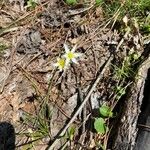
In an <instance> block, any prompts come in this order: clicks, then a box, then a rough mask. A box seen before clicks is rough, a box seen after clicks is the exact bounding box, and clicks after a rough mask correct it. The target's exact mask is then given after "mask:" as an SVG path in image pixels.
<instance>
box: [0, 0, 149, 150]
mask: <svg viewBox="0 0 150 150" xmlns="http://www.w3.org/2000/svg"><path fill="white" fill-rule="evenodd" d="M93 2H94V1H90V2H87V5H86V7H85V6H84V5H83V4H82V3H81V4H79V5H77V6H68V5H67V4H66V3H65V2H64V1H63V0H60V1H58V0H50V1H48V0H41V1H40V2H39V3H38V5H37V6H36V7H35V8H34V9H30V8H27V1H24V0H18V1H17V0H8V1H7V0H6V1H3V0H2V2H0V92H1V94H0V103H1V105H0V122H8V123H10V124H11V125H12V126H13V128H14V130H15V141H14V142H15V145H16V149H18V150H27V149H35V150H44V149H46V148H47V147H49V146H48V145H51V144H52V143H53V142H54V143H55V142H56V141H55V140H56V139H57V140H58V139H59V140H58V141H57V143H56V145H55V146H54V149H63V148H64V149H65V148H66V149H97V147H98V145H99V143H98V142H97V141H101V143H103V144H105V145H107V146H108V147H109V148H111V146H112V141H114V139H113V140H111V138H112V136H113V134H115V133H116V132H117V131H116V132H115V133H112V134H111V130H110V132H108V133H106V134H104V135H101V134H98V133H96V131H95V130H94V129H93V120H94V118H96V117H97V116H98V114H97V109H99V107H100V106H101V105H102V104H104V103H105V104H107V105H109V106H111V108H113V111H115V112H116V115H117V114H119V112H120V110H121V109H122V105H124V106H125V105H126V104H124V102H123V103H122V101H121V102H118V101H116V97H117V96H122V95H117V94H116V91H115V90H114V89H115V87H116V86H120V85H121V86H123V87H124V88H125V89H126V88H127V87H128V85H129V87H131V88H132V86H130V85H132V84H133V78H132V79H131V77H127V78H125V79H122V78H119V75H118V76H117V74H116V73H114V71H116V67H119V66H120V64H121V63H122V62H123V61H124V59H125V58H126V57H128V56H129V55H130V54H131V55H132V54H135V52H136V54H138V57H139V58H140V57H142V55H143V52H144V47H145V46H144V44H143V41H142V35H141V34H140V32H139V31H138V28H135V27H134V31H133V32H130V33H128V31H126V32H124V34H122V33H121V32H120V31H119V30H117V25H116V24H115V23H116V22H115V21H116V20H115V19H114V18H115V16H113V17H112V18H110V19H106V17H104V12H103V10H102V8H101V7H94V6H93ZM114 24H115V26H114ZM121 24H122V25H124V22H123V21H122V22H121ZM124 26H125V25H124ZM64 43H66V44H67V45H68V46H69V48H70V49H71V48H73V47H74V46H75V45H77V48H76V52H78V53H81V54H82V56H81V57H80V59H79V60H78V64H75V63H71V64H70V66H69V67H68V68H67V69H66V70H64V71H59V69H58V68H56V67H55V66H54V64H55V63H56V62H57V58H58V57H60V56H62V55H63V54H64V53H65V49H64ZM1 49H2V50H1ZM133 49H134V50H133ZM110 58H111V60H110V63H109V65H108V66H105V63H106V62H107V61H108V60H109V59H110ZM135 64H138V63H137V62H135ZM140 65H141V63H140ZM140 65H138V66H137V68H139V66H140ZM114 66H115V67H114ZM103 68H105V71H104V73H102V69H103ZM137 68H136V69H137ZM146 71H147V70H146ZM146 71H145V72H146ZM116 72H117V71H116ZM100 74H102V77H101V80H100V81H99V82H98V83H97V85H96V86H95V87H94V88H93V89H92V93H91V94H90V96H89V99H88V101H87V102H86V104H85V105H84V106H83V108H82V111H81V112H80V113H78V115H77V117H76V118H75V119H74V121H73V123H72V124H70V125H69V126H70V127H71V126H73V127H74V128H75V133H73V135H72V136H73V137H72V139H69V137H68V136H67V134H65V135H64V136H63V137H61V138H60V137H58V136H59V135H61V134H60V133H61V130H62V129H63V128H64V127H65V126H66V125H67V124H68V121H69V120H70V119H71V118H72V117H73V116H74V114H75V112H77V111H78V109H79V106H80V105H81V103H82V102H83V101H84V99H85V97H86V96H87V95H88V93H89V91H90V89H91V87H92V86H93V85H94V82H95V80H96V79H97V78H98V77H99V75H100ZM122 76H123V75H122V74H121V77H122ZM125 76H126V75H125ZM122 80H123V81H122ZM140 81H141V80H140ZM136 83H139V82H136ZM138 86H139V85H138ZM141 86H142V84H140V86H139V87H141ZM135 87H137V86H135ZM137 93H139V90H137ZM137 93H136V94H137ZM134 94H135V93H134ZM134 94H133V93H132V94H131V95H134ZM125 97H126V96H125ZM125 97H124V98H125ZM133 103H134V102H133ZM133 103H132V105H133ZM128 104H129V103H128ZM128 104H127V105H128ZM129 105H130V104H129ZM135 105H136V106H137V104H135V103H134V106H135ZM140 105H141V103H140ZM140 105H139V106H138V109H140ZM130 106H131V105H130ZM136 106H135V107H136ZM127 107H128V106H127ZM123 109H124V108H123ZM123 109H122V110H123ZM130 110H132V112H131V113H133V114H134V117H135V116H136V115H139V113H140V112H139V110H137V109H136V108H135V109H134V108H133V109H132V108H130ZM134 110H135V111H136V112H134ZM123 115H124V111H122V115H120V116H119V115H118V116H119V117H117V119H114V118H111V119H110V120H107V125H108V126H109V128H110V129H114V128H115V127H114V126H113V125H114V124H116V122H117V123H118V121H119V122H120V120H121V117H122V116H123ZM134 117H133V118H134ZM122 118H123V117H122ZM127 120H128V119H126V121H127ZM110 122H111V123H110ZM125 123H126V122H125ZM134 123H135V125H136V122H134ZM70 127H69V128H70ZM126 128H128V126H127V127H125V129H126ZM131 129H132V128H131ZM118 130H119V129H118ZM134 130H136V129H135V128H134ZM2 132H5V131H2ZM10 132H13V131H10ZM72 132H73V131H72ZM2 134H3V133H2ZM118 134H120V133H118ZM109 135H111V136H110V137H109ZM116 135H117V133H116ZM13 137H14V136H13ZM8 139H9V138H7V140H8ZM108 139H109V140H110V142H108ZM0 141H1V140H0ZM118 141H119V140H118ZM106 143H107V144H106ZM5 144H6V143H5ZM9 144H12V142H8V144H7V145H9ZM110 145H111V146H110ZM12 149H13V148H12ZM7 150H11V148H7Z"/></svg>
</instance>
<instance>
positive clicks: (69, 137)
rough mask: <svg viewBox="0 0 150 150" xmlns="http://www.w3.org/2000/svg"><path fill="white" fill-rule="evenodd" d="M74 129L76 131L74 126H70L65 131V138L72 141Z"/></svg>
mask: <svg viewBox="0 0 150 150" xmlns="http://www.w3.org/2000/svg"><path fill="white" fill-rule="evenodd" d="M75 131H76V128H75V126H70V127H69V128H68V130H67V132H66V138H67V139H69V140H70V141H72V140H73V137H74V135H75Z"/></svg>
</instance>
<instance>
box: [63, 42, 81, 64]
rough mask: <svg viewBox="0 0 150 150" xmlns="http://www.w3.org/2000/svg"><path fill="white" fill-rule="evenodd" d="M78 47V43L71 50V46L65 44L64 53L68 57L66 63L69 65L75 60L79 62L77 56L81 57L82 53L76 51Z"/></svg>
mask: <svg viewBox="0 0 150 150" xmlns="http://www.w3.org/2000/svg"><path fill="white" fill-rule="evenodd" d="M76 47H77V45H75V46H74V47H73V48H72V49H71V50H70V49H69V47H68V46H67V45H66V44H64V48H65V52H66V53H65V54H64V55H63V56H64V57H65V59H66V65H68V64H69V63H70V62H74V63H76V64H78V62H77V58H79V57H80V56H82V54H81V53H76V52H75V50H76Z"/></svg>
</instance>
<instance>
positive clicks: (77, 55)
mask: <svg viewBox="0 0 150 150" xmlns="http://www.w3.org/2000/svg"><path fill="white" fill-rule="evenodd" d="M74 55H75V57H81V56H82V53H74Z"/></svg>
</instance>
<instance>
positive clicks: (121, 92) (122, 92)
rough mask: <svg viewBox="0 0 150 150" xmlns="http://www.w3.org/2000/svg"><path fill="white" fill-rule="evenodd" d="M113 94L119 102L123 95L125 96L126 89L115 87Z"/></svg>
mask: <svg viewBox="0 0 150 150" xmlns="http://www.w3.org/2000/svg"><path fill="white" fill-rule="evenodd" d="M115 92H116V99H117V100H119V99H120V98H121V97H122V96H123V95H125V93H126V88H125V87H122V86H117V87H116V88H115Z"/></svg>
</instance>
